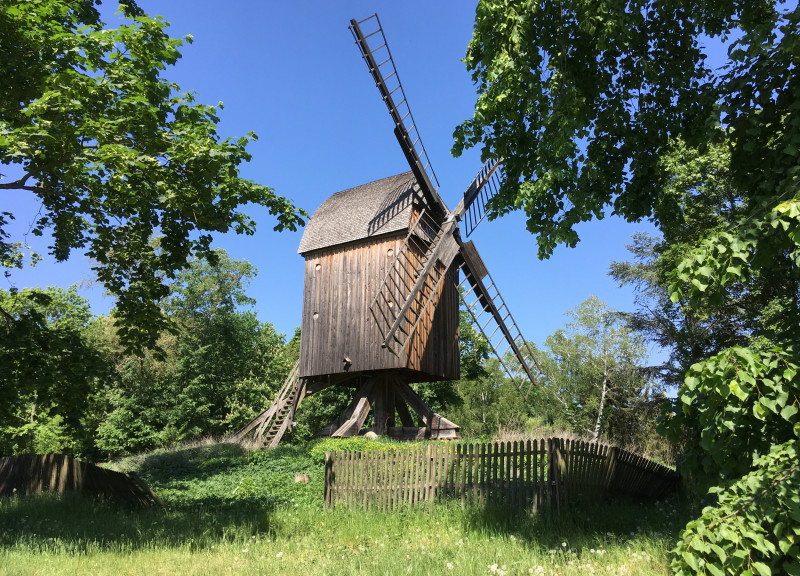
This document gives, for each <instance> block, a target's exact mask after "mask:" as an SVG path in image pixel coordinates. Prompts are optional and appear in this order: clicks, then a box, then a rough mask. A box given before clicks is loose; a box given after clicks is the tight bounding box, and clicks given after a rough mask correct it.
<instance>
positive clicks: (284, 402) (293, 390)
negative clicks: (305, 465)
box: [231, 362, 303, 449]
mask: <svg viewBox="0 0 800 576" xmlns="http://www.w3.org/2000/svg"><path fill="white" fill-rule="evenodd" d="M302 387H303V380H302V379H301V378H300V363H299V362H298V363H297V364H295V365H294V368H292V371H291V372H289V376H288V377H287V378H286V381H285V382H284V383H283V386H282V387H281V389H280V390H279V391H278V394H277V395H276V396H275V400H274V401H273V402H272V405H271V406H270V407H269V408H267V409H266V410H264V411H263V412H262V413H261V414H259V415H258V416H256V417H255V418H254V419H253V420H251V421H250V423H249V424H247V425H246V426H245V427H244V428H242V429H241V430H239V431H238V432H237V433H236V434H234V435H233V436H232V437H231V440H232V441H234V442H241V441H242V440H244V439H245V438H246V437H248V436H249V435H251V434H252V437H253V438H252V439H253V442H254V443H256V444H257V445H259V446H261V447H263V448H267V449H270V448H275V447H276V446H277V445H278V443H279V442H280V441H281V438H283V435H284V434H285V433H286V430H288V429H289V426H291V424H292V419H293V417H294V411H295V410H296V409H297V406H299V405H300V402H301V401H302V399H303V394H302V393H301V388H302Z"/></svg>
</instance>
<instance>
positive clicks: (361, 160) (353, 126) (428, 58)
mask: <svg viewBox="0 0 800 576" xmlns="http://www.w3.org/2000/svg"><path fill="white" fill-rule="evenodd" d="M138 3H139V5H140V6H141V7H142V8H143V9H144V10H145V11H146V12H147V13H149V14H161V15H163V16H164V17H165V18H166V19H167V20H168V21H169V22H170V23H171V27H170V29H169V32H170V34H171V35H172V36H178V37H182V36H185V35H187V34H192V36H193V37H194V43H193V44H191V45H187V46H185V47H184V49H183V55H184V57H183V58H182V59H181V60H180V61H179V62H178V63H177V65H176V66H174V67H172V68H170V69H168V70H167V71H166V73H165V76H166V77H167V78H168V79H170V80H172V81H175V82H177V83H178V84H180V86H181V88H182V89H183V90H193V91H196V92H197V93H198V100H199V101H200V102H203V103H206V104H216V103H217V102H219V101H222V102H224V104H225V108H224V110H222V112H221V117H222V124H221V133H222V134H223V135H224V136H234V137H236V136H241V135H243V134H245V133H246V132H248V131H251V130H252V131H254V132H255V133H256V134H257V135H258V136H259V140H258V141H257V142H255V143H253V144H252V145H251V146H250V147H249V150H250V152H251V153H252V155H253V161H252V162H251V163H250V164H249V165H247V166H245V167H244V169H243V174H244V176H246V177H247V178H250V179H252V180H255V181H257V182H259V183H262V184H266V185H268V186H271V187H273V188H275V190H276V192H277V193H278V194H280V195H283V196H287V197H289V198H291V199H292V200H293V201H294V202H295V203H296V204H297V205H298V206H301V207H303V208H305V209H306V210H307V211H308V212H309V213H312V212H313V211H314V210H315V209H316V208H317V207H318V206H319V205H320V204H321V203H322V202H323V201H324V200H325V199H326V198H327V197H328V196H330V195H331V194H333V193H335V192H337V191H339V190H343V189H346V188H350V187H353V186H357V185H359V184H363V183H366V182H369V181H372V180H377V179H379V178H384V177H386V176H391V175H394V174H398V173H400V172H404V171H406V170H408V166H407V164H406V162H405V159H404V157H403V154H402V152H401V151H400V148H399V146H398V144H397V141H396V140H395V138H394V135H393V133H392V122H391V119H390V118H389V115H388V113H387V111H386V108H385V106H384V105H383V103H382V102H381V100H380V98H379V95H378V91H377V90H376V88H375V85H374V82H373V81H372V79H371V77H370V76H369V74H368V72H367V69H366V66H365V65H364V63H363V61H362V60H361V57H360V55H359V52H358V49H357V47H356V45H355V44H354V42H353V39H352V36H351V35H350V32H349V31H348V29H347V27H348V24H349V20H350V18H356V19H359V20H361V19H363V18H366V17H367V16H369V15H370V14H372V13H374V12H376V11H377V12H378V14H379V16H380V19H381V22H382V24H383V28H384V31H385V33H386V36H387V38H388V41H389V45H390V47H391V50H392V53H393V56H394V59H395V63H396V65H397V68H398V71H399V74H400V78H401V80H402V82H403V86H404V88H405V92H406V95H407V96H408V98H409V101H410V104H411V109H412V111H413V113H414V116H415V119H416V121H417V125H418V127H419V130H420V134H421V136H422V139H423V142H424V143H425V146H426V148H427V150H428V154H429V156H430V158H431V160H432V162H433V166H434V168H435V170H436V173H437V175H438V177H439V181H440V183H441V188H440V190H439V193H440V194H441V196H442V197H443V198H444V200H445V202H447V204H448V205H449V206H450V207H451V208H453V207H454V206H455V205H456V203H457V202H458V199H459V197H460V195H461V194H462V193H463V191H464V189H465V188H466V186H467V185H468V184H469V182H470V181H471V179H472V178H473V177H474V175H475V173H476V172H477V171H478V169H479V168H480V160H479V152H478V151H470V152H468V153H466V154H465V155H464V156H463V157H461V158H457V159H456V158H453V157H452V156H451V154H450V148H451V146H452V143H453V138H452V133H453V130H454V128H455V126H456V125H458V124H459V123H460V122H461V121H463V120H465V119H466V118H469V117H470V116H471V115H472V110H473V104H474V100H475V89H474V87H473V85H472V81H471V78H470V76H469V74H468V73H467V71H466V68H465V67H464V64H463V63H462V62H461V59H462V58H463V56H464V53H465V50H466V46H467V43H468V41H469V39H470V37H471V34H472V23H473V19H474V3H472V2H466V1H464V0H460V1H455V0H439V1H436V2H433V1H430V0H429V1H427V2H421V1H417V0H409V1H405V2H378V1H372V2H366V1H336V2H308V1H296V2H275V1H272V0H269V1H261V2H245V1H244V0H229V1H227V2H209V1H205V0H192V1H191V2H189V1H183V0H170V1H168V2H164V1H155V0H139V1H138ZM113 4H114V3H113V2H111V1H107V2H106V6H104V10H107V11H108V12H107V13H106V16H105V19H106V21H107V22H111V23H113V22H114V21H115V18H114V17H113V16H112V15H111V12H112V10H111V6H112V5H113ZM6 206H7V207H8V209H10V211H12V212H13V213H14V214H16V215H17V221H16V223H15V227H14V228H12V231H13V232H14V233H15V234H21V233H23V232H24V231H25V230H26V229H27V228H28V226H29V225H30V222H31V221H32V220H33V218H34V217H35V214H36V211H37V209H38V206H37V204H35V203H34V202H33V201H32V199H31V198H30V197H26V196H25V195H24V193H20V194H19V195H16V193H15V196H13V197H12V198H11V199H10V205H9V203H8V202H5V201H4V208H6ZM247 211H248V212H249V213H250V214H251V215H252V216H254V217H255V219H256V220H257V222H258V231H257V233H256V234H255V235H254V236H236V235H226V236H220V237H218V239H217V242H216V244H217V246H219V247H222V248H224V249H226V250H227V251H228V252H229V253H230V254H231V256H232V257H234V258H237V259H246V260H249V261H250V262H251V263H253V264H254V265H255V266H256V267H257V268H258V271H259V274H258V276H257V278H256V279H255V280H254V281H253V282H252V284H251V286H250V288H249V290H248V292H249V294H250V295H251V296H252V297H254V298H255V299H256V301H257V305H256V311H257V313H258V316H259V318H260V319H261V320H262V321H268V322H271V323H273V324H274V325H275V327H276V328H277V329H278V330H279V331H280V332H283V333H285V334H287V335H289V336H291V334H292V333H293V332H294V329H295V327H296V326H298V325H299V324H300V315H301V308H302V289H303V285H302V284H303V260H302V258H301V257H300V256H299V255H298V254H297V247H298V245H299V243H300V237H301V234H302V231H298V232H296V233H290V232H283V233H277V232H274V231H273V230H272V227H273V226H274V224H275V221H274V219H273V218H272V217H270V216H269V214H267V212H266V210H263V209H260V208H258V207H252V208H248V210H247ZM636 231H647V232H651V233H652V232H654V229H653V227H652V226H651V225H650V224H648V223H640V224H627V223H625V222H622V221H621V220H619V219H617V218H613V217H607V218H606V219H605V220H602V221H599V222H592V223H587V224H584V225H581V226H580V227H579V228H578V232H579V234H580V236H581V242H580V243H579V245H578V247H577V248H574V249H569V248H563V247H562V248H559V249H557V250H556V251H555V254H554V255H553V256H552V257H551V258H550V259H549V260H547V261H540V260H538V259H537V258H536V241H535V238H534V237H533V236H531V235H530V234H529V233H528V232H527V231H526V230H525V219H524V216H523V215H522V214H521V213H517V214H511V215H508V216H505V217H503V218H502V219H500V220H495V221H492V222H488V221H484V222H483V223H482V224H481V225H480V226H479V227H478V229H477V230H476V232H475V233H474V234H473V236H471V238H470V239H474V240H475V244H476V246H477V247H478V249H479V251H480V252H481V255H482V256H483V259H484V261H485V262H486V265H487V267H488V269H489V271H490V273H491V274H492V277H493V278H494V280H495V282H496V283H497V285H498V286H499V289H500V292H501V294H502V295H503V297H504V298H505V300H506V302H507V304H508V306H509V308H510V310H511V312H512V314H513V315H514V317H515V319H516V320H517V324H518V325H519V327H520V329H521V331H522V333H523V335H524V336H525V337H526V338H528V339H529V340H533V341H535V342H536V343H537V344H538V345H542V344H543V343H544V339H545V338H546V336H547V335H548V334H550V333H552V332H553V331H555V330H556V329H558V328H560V327H562V326H563V325H564V322H565V321H566V317H565V316H564V312H566V311H567V310H569V309H571V308H573V307H575V306H576V305H578V304H579V303H580V302H582V301H583V300H585V299H587V298H588V297H589V296H591V295H596V296H598V297H599V298H600V299H601V300H604V301H605V302H607V303H608V304H609V305H610V306H611V307H613V308H616V309H620V310H632V309H633V293H632V291H631V290H629V289H627V288H619V287H618V286H617V285H616V283H615V282H614V281H613V280H612V279H611V278H610V277H608V276H607V272H608V266H609V263H610V262H611V261H612V260H624V259H627V257H628V252H627V251H626V249H625V244H627V243H630V239H631V235H632V234H633V233H634V232H636ZM13 239H14V240H16V239H18V236H15V237H14V238H13ZM34 240H36V239H35V238H32V237H30V238H28V241H31V242H32V243H33V241H34ZM34 246H35V247H37V248H38V249H39V250H40V251H41V252H46V246H47V242H46V239H45V241H44V242H43V243H41V244H38V245H37V244H34ZM81 281H83V282H90V281H91V271H90V263H89V262H88V261H87V260H86V259H85V258H84V257H83V256H82V255H80V254H78V253H76V254H74V255H73V257H72V258H71V259H70V261H68V262H67V263H62V264H56V263H54V262H53V261H52V259H51V258H48V257H46V258H45V260H44V262H42V263H40V264H39V265H38V266H37V267H36V268H33V269H26V270H23V271H19V272H14V273H13V274H12V277H11V280H10V285H12V286H17V287H19V288H22V287H26V286H47V285H58V286H69V285H71V284H73V283H76V282H81ZM1 282H3V284H5V285H3V287H4V288H8V284H9V283H8V281H6V280H1ZM81 294H82V295H83V296H84V297H86V298H88V299H89V300H90V302H91V304H92V309H93V311H94V312H95V313H97V314H102V313H105V312H107V311H108V310H109V309H110V308H111V307H112V306H113V301H112V300H111V299H110V298H108V297H106V296H104V295H103V291H102V289H101V288H99V287H85V288H83V289H82V290H81Z"/></svg>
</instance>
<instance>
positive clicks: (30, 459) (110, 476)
mask: <svg viewBox="0 0 800 576" xmlns="http://www.w3.org/2000/svg"><path fill="white" fill-rule="evenodd" d="M44 491H52V492H60V493H64V492H67V491H72V492H82V493H84V494H90V495H93V496H101V495H102V496H105V497H107V498H111V499H114V500H121V501H124V502H129V503H131V504H134V505H137V506H143V507H149V506H153V505H159V506H163V504H162V502H161V500H160V499H159V497H158V496H156V494H155V493H154V492H153V491H152V490H151V489H150V487H149V486H148V485H147V484H145V483H144V481H142V479H141V478H139V476H138V475H137V474H135V473H134V472H129V473H127V474H123V473H122V472H116V471H114V470H108V469H106V468H101V467H100V466H96V465H94V464H89V463H88V462H81V461H80V460H76V459H74V458H72V457H70V456H64V455H63V454H47V455H34V454H23V455H20V456H6V457H3V458H0V496H11V495H13V494H20V495H25V494H33V493H36V492H44Z"/></svg>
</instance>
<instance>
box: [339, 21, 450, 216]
mask: <svg viewBox="0 0 800 576" xmlns="http://www.w3.org/2000/svg"><path fill="white" fill-rule="evenodd" d="M350 31H351V32H352V33H353V37H354V38H355V40H356V44H358V48H359V50H361V55H362V57H363V58H364V61H365V62H366V63H367V68H368V69H369V72H370V74H372V77H373V78H374V80H375V85H376V86H377V87H378V90H379V91H380V93H381V97H382V98H383V101H384V103H385V104H386V107H387V108H388V109H389V114H390V115H391V117H392V120H394V125H395V129H394V133H395V136H396V137H397V141H398V142H399V143H400V147H401V148H402V149H403V154H405V157H406V160H407V161H408V164H409V166H410V167H411V171H412V172H414V176H415V177H416V178H417V182H419V184H420V186H421V187H422V191H423V193H424V194H425V196H426V197H427V198H428V201H429V202H430V203H431V204H432V205H433V206H436V209H437V210H439V211H441V213H442V215H446V214H449V210H448V209H447V206H445V204H444V202H443V201H442V199H441V198H440V197H439V194H438V192H437V190H438V188H439V181H438V180H437V178H436V173H435V172H434V171H433V166H432V165H431V162H430V159H429V158H428V153H427V152H426V151H425V146H424V145H423V143H422V138H421V137H420V135H419V131H418V130H417V125H416V123H415V122H414V116H413V114H411V108H409V106H408V99H407V98H406V94H405V91H404V90H403V85H402V84H401V83H400V76H399V75H398V74H397V68H396V67H395V65H394V60H393V59H392V53H391V51H390V50H389V44H388V43H387V42H386V36H385V35H384V33H383V28H381V22H380V19H379V18H378V15H377V14H373V15H372V16H370V17H369V18H365V19H364V20H361V21H356V20H350ZM373 37H374V38H373ZM370 38H373V40H372V44H373V45H374V46H375V48H372V47H371V46H370V43H369V39H370Z"/></svg>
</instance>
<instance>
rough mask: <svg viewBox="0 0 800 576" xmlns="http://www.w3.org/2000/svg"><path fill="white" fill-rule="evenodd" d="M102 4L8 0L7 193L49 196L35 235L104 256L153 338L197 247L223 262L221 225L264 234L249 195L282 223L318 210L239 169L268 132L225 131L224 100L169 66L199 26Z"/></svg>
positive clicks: (10, 261) (138, 329)
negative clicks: (172, 33)
mask: <svg viewBox="0 0 800 576" xmlns="http://www.w3.org/2000/svg"><path fill="white" fill-rule="evenodd" d="M99 3H100V2H99V0H80V1H68V0H32V1H30V2H26V3H25V4H24V5H22V4H20V3H18V2H15V1H13V0H0V164H2V165H3V166H7V167H9V169H10V170H11V172H8V173H6V174H5V175H4V176H3V179H2V180H0V191H2V193H4V194H8V193H15V194H27V195H30V196H32V197H33V198H35V199H36V200H37V201H39V202H41V210H40V217H39V219H38V220H37V221H36V222H35V223H34V226H33V230H32V231H33V233H34V234H36V235H42V234H44V233H45V231H48V230H49V231H51V232H52V237H53V245H52V246H51V251H52V254H53V256H55V258H56V260H58V261H63V260H66V259H67V258H68V257H69V256H70V255H71V254H72V253H73V252H74V251H75V250H80V251H83V252H84V253H85V254H86V255H87V256H88V257H89V258H91V259H92V261H93V262H94V266H93V270H94V272H95V274H96V275H97V278H98V280H99V281H100V282H101V283H102V284H103V285H104V286H105V288H106V289H107V290H108V291H109V292H110V293H111V294H113V295H114V296H115V297H116V298H117V305H116V309H117V319H118V322H119V324H118V326H119V330H120V336H121V338H122V343H123V344H124V345H126V346H128V347H131V346H134V345H136V346H141V345H144V346H148V345H152V344H153V343H154V342H155V340H156V338H157V337H158V334H159V333H160V332H161V331H162V330H163V329H164V328H165V327H166V326H167V325H168V322H167V319H166V317H165V316H164V315H163V314H162V313H161V310H160V309H159V306H158V303H159V302H160V301H161V300H163V298H164V297H165V296H166V295H167V294H168V283H169V281H170V280H171V279H173V278H174V277H175V275H176V273H177V272H178V271H179V270H181V269H183V268H185V267H186V266H187V262H188V261H189V259H190V258H191V257H202V258H209V259H211V260H213V258H214V252H213V251H212V249H211V241H212V235H213V233H215V232H227V231H229V230H233V231H235V232H237V233H244V234H252V233H253V231H254V230H255V222H254V221H253V219H252V218H251V217H250V216H248V215H247V214H246V213H245V212H243V211H241V207H242V206H243V205H245V204H247V203H254V204H259V205H262V206H266V207H267V208H268V209H269V211H270V213H271V214H272V215H274V216H276V217H277V220H278V222H277V225H276V226H275V229H276V230H283V229H285V228H287V229H290V230H294V229H295V228H296V227H297V226H298V225H302V224H303V217H304V216H305V215H306V214H305V212H304V211H302V210H298V209H297V208H295V206H293V205H292V203H291V202H290V201H288V200H286V199H285V198H282V197H280V196H278V195H276V194H275V193H274V191H273V190H272V189H270V188H268V187H266V186H263V185H261V184H256V183H254V182H251V181H249V180H246V179H243V178H241V177H240V175H239V166H240V165H241V164H242V163H243V162H247V161H249V160H250V155H249V153H248V152H247V150H246V147H247V144H248V143H249V142H251V141H252V140H254V139H255V138H256V136H255V134H252V133H249V134H247V135H246V136H244V137H241V138H225V139H222V138H221V137H220V136H219V134H218V133H217V124H218V122H219V117H218V109H221V108H222V104H221V103H220V105H219V106H218V107H212V106H206V105H203V104H199V103H197V102H195V95H194V94H193V93H191V92H188V93H182V92H180V89H179V87H178V86H177V85H176V84H175V83H172V82H169V81H167V80H165V79H164V78H163V77H162V72H163V70H164V69H165V68H166V67H167V66H168V65H173V64H175V63H176V62H177V60H178V59H179V58H180V55H181V54H180V51H179V49H180V48H181V46H182V45H183V44H184V42H191V37H187V38H186V39H184V40H178V39H174V38H170V37H169V36H168V35H167V34H166V32H165V30H166V27H167V23H166V22H164V21H163V20H162V19H161V18H159V17H155V18H151V17H149V16H147V15H145V14H144V13H143V12H142V11H141V10H140V9H139V8H138V7H137V6H136V4H135V2H134V1H133V0H127V1H126V2H123V3H122V11H123V14H124V16H125V17H126V23H125V24H124V25H122V26H120V27H119V28H117V29H110V28H107V27H105V25H104V23H103V22H102V21H101V20H100V15H99V12H98V11H97V9H96V8H95V6H96V5H98V4H99ZM8 174H12V177H11V179H10V180H9V179H8ZM13 218H14V215H13V214H12V213H10V212H7V211H2V212H0V261H2V265H3V266H4V267H7V268H10V267H21V266H23V265H24V260H25V258H24V251H23V247H22V244H21V242H19V241H14V239H12V238H10V236H9V234H8V233H7V232H6V231H5V227H6V225H7V224H8V222H9V221H10V220H11V219H13ZM156 234H158V235H160V236H161V242H160V248H159V249H158V250H156V249H155V248H154V247H153V245H152V244H151V242H150V240H151V238H152V237H153V236H154V235H156Z"/></svg>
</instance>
